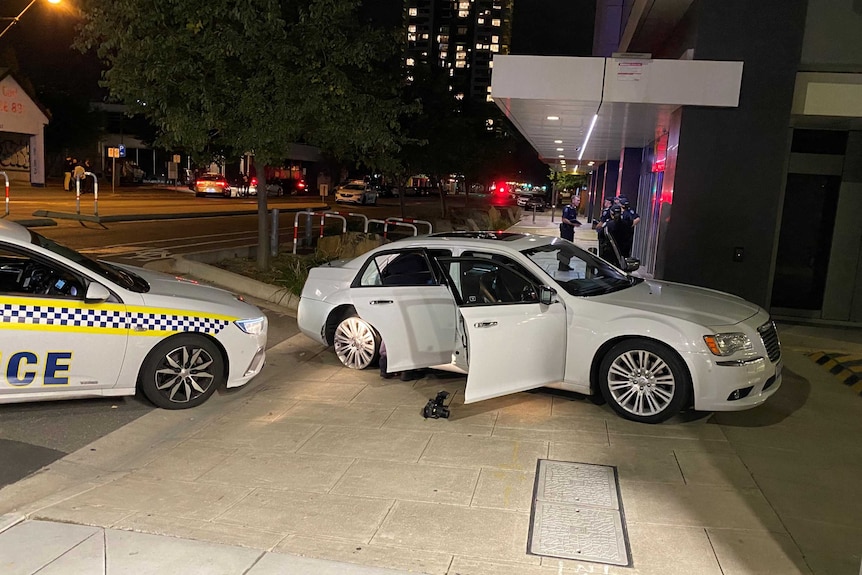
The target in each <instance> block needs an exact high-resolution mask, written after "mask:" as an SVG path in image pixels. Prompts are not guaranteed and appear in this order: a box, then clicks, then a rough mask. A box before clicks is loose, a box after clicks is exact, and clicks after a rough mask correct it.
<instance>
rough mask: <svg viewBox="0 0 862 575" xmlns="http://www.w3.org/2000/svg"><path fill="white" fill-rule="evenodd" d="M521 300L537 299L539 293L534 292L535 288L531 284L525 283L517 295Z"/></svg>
mask: <svg viewBox="0 0 862 575" xmlns="http://www.w3.org/2000/svg"><path fill="white" fill-rule="evenodd" d="M519 299H520V300H521V301H539V294H537V293H536V288H534V287H533V286H531V285H525V286H524V287H523V288H522V289H521V293H520V296H519Z"/></svg>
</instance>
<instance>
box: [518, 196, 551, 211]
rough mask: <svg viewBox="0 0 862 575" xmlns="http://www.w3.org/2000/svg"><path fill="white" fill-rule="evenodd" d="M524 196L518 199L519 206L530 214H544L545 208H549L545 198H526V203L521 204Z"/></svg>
mask: <svg viewBox="0 0 862 575" xmlns="http://www.w3.org/2000/svg"><path fill="white" fill-rule="evenodd" d="M522 197H524V196H519V197H518V205H519V206H521V207H522V208H524V210H526V211H528V212H532V211H534V210H535V211H537V212H544V211H545V208H546V207H548V203H547V202H546V201H545V198H544V197H542V196H536V195H529V196H526V197H525V198H524V202H523V203H521V198H522Z"/></svg>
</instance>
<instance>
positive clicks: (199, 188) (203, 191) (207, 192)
mask: <svg viewBox="0 0 862 575" xmlns="http://www.w3.org/2000/svg"><path fill="white" fill-rule="evenodd" d="M194 190H195V196H197V197H199V198H200V197H219V198H230V197H231V196H232V195H233V194H234V192H233V188H232V187H231V185H230V183H228V181H227V178H225V177H224V176H223V175H222V174H203V175H200V176H198V177H197V178H195V183H194Z"/></svg>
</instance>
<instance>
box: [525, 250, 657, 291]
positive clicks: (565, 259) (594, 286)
mask: <svg viewBox="0 0 862 575" xmlns="http://www.w3.org/2000/svg"><path fill="white" fill-rule="evenodd" d="M522 253H523V254H524V255H526V256H527V257H528V258H530V259H531V260H533V262H535V264H536V265H537V266H539V267H540V268H542V271H544V272H545V273H546V274H547V275H548V276H549V277H551V278H552V279H553V280H554V281H555V282H557V283H558V284H560V286H561V287H562V288H563V289H565V290H566V291H567V292H569V293H570V294H572V295H576V296H595V295H604V294H608V293H611V292H615V291H619V290H622V289H626V288H628V287H631V286H633V285H635V284H638V283H640V282H642V281H643V280H642V279H641V278H636V277H633V276H630V275H628V274H626V273H625V272H623V271H622V270H619V269H617V268H615V267H614V266H613V265H611V264H609V263H608V262H606V261H605V260H603V259H601V258H600V257H598V256H596V255H593V254H591V253H590V252H588V251H586V250H582V249H581V248H579V247H577V246H576V245H574V244H572V243H570V242H568V241H566V240H563V239H559V238H557V239H554V241H553V242H552V243H550V244H548V245H544V246H538V247H535V248H530V249H528V250H524V251H523V252H522Z"/></svg>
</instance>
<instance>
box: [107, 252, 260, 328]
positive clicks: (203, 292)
mask: <svg viewBox="0 0 862 575" xmlns="http://www.w3.org/2000/svg"><path fill="white" fill-rule="evenodd" d="M113 265H116V266H117V267H122V268H123V269H125V270H128V271H130V272H132V273H134V274H136V275H138V276H140V277H141V278H143V279H144V280H145V281H146V282H147V283H148V284H150V290H149V291H148V292H146V293H142V294H140V296H141V298H142V299H143V300H144V303H146V304H148V305H157V306H164V307H174V306H175V307H177V308H182V309H195V310H200V311H206V312H210V313H219V314H224V315H233V316H236V317H240V318H253V317H260V316H262V315H263V313H262V312H261V311H260V309H258V308H257V307H256V306H254V305H251V304H249V303H246V302H244V301H241V300H239V299H237V297H236V296H235V295H234V294H232V293H230V292H229V291H226V290H223V289H221V288H217V287H213V286H209V285H205V284H202V283H198V282H197V281H195V280H191V279H187V278H184V277H181V276H174V275H169V274H164V273H161V272H156V271H152V270H148V269H145V268H139V267H135V266H127V265H119V264H113Z"/></svg>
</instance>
